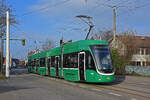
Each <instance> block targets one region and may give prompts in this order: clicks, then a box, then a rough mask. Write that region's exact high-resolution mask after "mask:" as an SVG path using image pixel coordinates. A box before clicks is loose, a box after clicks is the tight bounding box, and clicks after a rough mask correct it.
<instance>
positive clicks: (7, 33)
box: [6, 10, 10, 78]
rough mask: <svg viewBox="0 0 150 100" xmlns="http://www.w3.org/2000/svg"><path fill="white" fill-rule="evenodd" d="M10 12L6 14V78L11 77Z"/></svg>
mask: <svg viewBox="0 0 150 100" xmlns="http://www.w3.org/2000/svg"><path fill="white" fill-rule="evenodd" d="M9 56H10V55H9V10H8V11H7V12H6V77H7V78H8V77H9V65H10V64H9V59H10V57H9Z"/></svg>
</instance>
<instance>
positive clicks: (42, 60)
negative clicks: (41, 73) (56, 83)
mask: <svg viewBox="0 0 150 100" xmlns="http://www.w3.org/2000/svg"><path fill="white" fill-rule="evenodd" d="M40 67H45V58H40Z"/></svg>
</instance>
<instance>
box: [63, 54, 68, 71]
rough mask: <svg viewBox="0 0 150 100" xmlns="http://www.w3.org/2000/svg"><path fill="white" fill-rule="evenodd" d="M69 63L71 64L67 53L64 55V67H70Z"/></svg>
mask: <svg viewBox="0 0 150 100" xmlns="http://www.w3.org/2000/svg"><path fill="white" fill-rule="evenodd" d="M68 65H69V55H67V54H66V55H64V56H63V67H64V68H69V66H68Z"/></svg>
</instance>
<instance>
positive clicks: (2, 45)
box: [0, 37, 4, 73]
mask: <svg viewBox="0 0 150 100" xmlns="http://www.w3.org/2000/svg"><path fill="white" fill-rule="evenodd" d="M3 48H4V40H3V38H2V37H1V69H0V73H2V71H3V50H4V49H3Z"/></svg>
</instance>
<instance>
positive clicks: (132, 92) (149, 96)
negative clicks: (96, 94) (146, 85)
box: [95, 85, 150, 99]
mask: <svg viewBox="0 0 150 100" xmlns="http://www.w3.org/2000/svg"><path fill="white" fill-rule="evenodd" d="M95 87H97V88H104V89H110V90H114V91H118V92H123V93H127V94H129V95H134V96H139V97H143V98H146V99H150V92H145V91H139V90H135V89H129V88H125V87H121V86H100V85H95Z"/></svg>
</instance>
